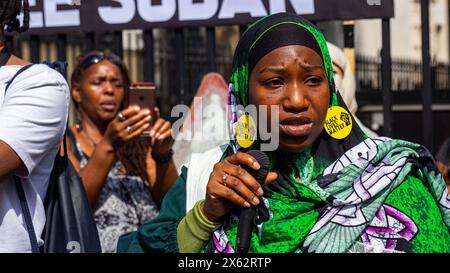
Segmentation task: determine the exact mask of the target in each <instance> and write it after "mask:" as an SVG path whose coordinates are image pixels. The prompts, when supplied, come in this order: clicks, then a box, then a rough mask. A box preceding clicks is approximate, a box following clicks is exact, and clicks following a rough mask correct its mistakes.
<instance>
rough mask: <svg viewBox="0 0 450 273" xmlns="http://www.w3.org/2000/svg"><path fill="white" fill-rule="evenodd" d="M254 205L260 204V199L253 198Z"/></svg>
mask: <svg viewBox="0 0 450 273" xmlns="http://www.w3.org/2000/svg"><path fill="white" fill-rule="evenodd" d="M252 203H253V204H254V205H258V204H259V199H258V197H255V198H253V200H252Z"/></svg>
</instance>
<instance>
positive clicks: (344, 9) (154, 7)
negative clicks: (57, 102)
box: [30, 0, 394, 34]
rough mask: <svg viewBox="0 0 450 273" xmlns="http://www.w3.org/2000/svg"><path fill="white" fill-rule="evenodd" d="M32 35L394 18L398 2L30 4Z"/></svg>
mask: <svg viewBox="0 0 450 273" xmlns="http://www.w3.org/2000/svg"><path fill="white" fill-rule="evenodd" d="M30 6H31V30H30V32H32V33H36V34H37V33H65V32H70V31H83V32H85V31H111V30H121V29H148V28H156V27H185V26H217V25H232V24H248V23H251V22H254V21H255V20H256V19H258V18H261V17H263V16H266V15H268V14H272V13H277V12H283V11H288V12H292V13H297V14H300V15H302V16H304V17H305V18H307V19H310V20H316V21H324V20H350V19H369V18H390V17H392V16H393V15H394V4H393V0H98V1H97V0H96V1H93V0H30Z"/></svg>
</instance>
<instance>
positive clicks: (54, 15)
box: [43, 0, 80, 27]
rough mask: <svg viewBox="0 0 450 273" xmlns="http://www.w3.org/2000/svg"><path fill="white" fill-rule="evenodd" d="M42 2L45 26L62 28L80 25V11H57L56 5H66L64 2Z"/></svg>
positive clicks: (47, 0) (52, 0) (63, 0)
mask: <svg viewBox="0 0 450 273" xmlns="http://www.w3.org/2000/svg"><path fill="white" fill-rule="evenodd" d="M43 2H44V14H45V26H47V27H62V26H79V25H80V11H79V10H78V9H74V10H58V5H63V4H64V5H67V1H66V0H45V1H43Z"/></svg>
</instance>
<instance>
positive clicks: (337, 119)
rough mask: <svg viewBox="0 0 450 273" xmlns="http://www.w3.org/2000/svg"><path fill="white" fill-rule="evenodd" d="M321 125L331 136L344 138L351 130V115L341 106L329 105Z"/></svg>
mask: <svg viewBox="0 0 450 273" xmlns="http://www.w3.org/2000/svg"><path fill="white" fill-rule="evenodd" d="M323 126H324V127H325V131H326V132H327V133H328V135H330V136H331V137H332V138H335V139H344V138H346V137H347V136H348V135H349V134H350V132H351V131H352V127H353V121H352V116H351V115H350V114H349V112H348V111H347V110H345V109H344V108H343V107H340V106H331V107H330V108H328V112H327V116H326V118H325V123H324V125H323Z"/></svg>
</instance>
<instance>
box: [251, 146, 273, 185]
mask: <svg viewBox="0 0 450 273" xmlns="http://www.w3.org/2000/svg"><path fill="white" fill-rule="evenodd" d="M247 154H249V155H251V156H253V157H254V158H255V159H256V161H258V163H259V165H260V166H261V168H260V169H259V170H254V169H252V168H245V170H246V171H247V172H249V173H250V174H251V175H252V176H253V177H254V178H255V179H256V180H257V181H258V182H259V183H260V184H261V185H262V184H264V181H265V180H266V177H267V174H268V173H269V165H270V160H269V157H268V156H267V155H266V154H265V153H264V152H262V151H259V150H250V151H248V152H247Z"/></svg>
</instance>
